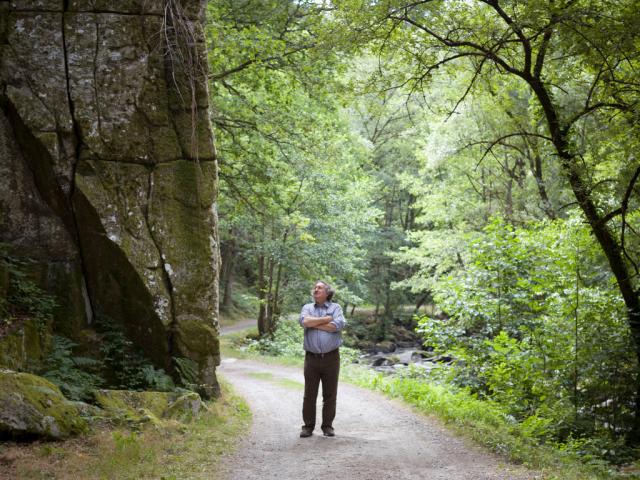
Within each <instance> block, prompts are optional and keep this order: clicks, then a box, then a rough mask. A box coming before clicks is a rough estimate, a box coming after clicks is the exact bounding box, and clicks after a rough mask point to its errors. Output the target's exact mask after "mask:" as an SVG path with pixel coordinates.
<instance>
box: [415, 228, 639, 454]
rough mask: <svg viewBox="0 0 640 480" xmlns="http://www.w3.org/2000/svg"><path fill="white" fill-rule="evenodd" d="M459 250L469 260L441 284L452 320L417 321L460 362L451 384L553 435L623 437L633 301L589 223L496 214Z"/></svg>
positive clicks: (441, 300)
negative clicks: (522, 223) (628, 316)
mask: <svg viewBox="0 0 640 480" xmlns="http://www.w3.org/2000/svg"><path fill="white" fill-rule="evenodd" d="M461 250H462V252H463V256H464V258H465V264H466V265H467V266H466V267H465V268H464V269H462V268H461V269H459V270H457V271H456V272H455V274H451V275H449V276H448V277H446V278H441V279H440V280H439V281H437V282H436V283H435V284H434V285H433V287H434V297H435V299H436V301H437V302H438V304H439V305H440V306H441V307H442V308H443V309H444V311H445V312H447V314H448V315H449V316H450V318H448V319H447V320H438V319H432V318H428V317H424V318H422V319H420V321H419V324H420V327H419V328H420V330H421V332H422V333H423V335H424V338H425V344H426V345H429V346H432V347H434V348H435V350H436V351H437V352H439V353H445V352H446V353H448V354H451V355H453V356H454V357H455V358H456V359H457V360H458V361H457V363H456V365H455V367H454V368H453V369H451V370H450V372H451V375H450V379H451V380H452V381H453V382H454V383H455V384H457V385H460V386H465V387H468V388H470V389H471V391H472V392H475V393H477V394H479V395H480V396H481V397H482V398H487V399H491V400H493V401H496V402H499V403H500V404H501V405H502V406H503V407H505V408H506V409H507V411H508V412H509V414H510V415H513V416H514V418H516V419H517V420H519V421H522V422H523V428H524V429H525V430H526V431H527V432H528V434H529V435H530V436H534V437H538V438H540V439H542V440H544V441H566V440H567V439H568V438H579V437H583V436H593V437H594V438H595V437H599V438H601V439H602V440H606V439H612V438H614V439H615V438H616V437H619V436H620V435H621V434H622V433H624V431H625V429H627V428H629V424H630V422H631V418H633V407H634V387H633V385H634V383H635V375H636V373H635V371H636V368H637V366H636V359H635V356H634V354H633V348H632V347H631V339H630V336H629V332H628V328H627V325H626V322H625V319H624V306H623V304H622V302H621V300H620V298H619V297H618V295H617V292H616V290H615V287H614V285H613V282H612V281H611V279H610V277H609V275H608V273H607V271H606V270H604V269H603V268H602V260H601V259H600V258H599V250H598V248H597V245H595V244H594V242H593V241H592V239H591V238H590V237H589V235H588V231H587V230H586V229H585V228H584V226H582V225H580V224H579V223H578V222H568V221H561V220H556V221H553V222H549V221H544V222H540V223H538V224H536V225H529V226H527V227H526V228H517V229H516V228H514V227H511V226H509V225H505V224H504V223H503V222H502V221H501V220H499V219H496V220H494V221H493V222H492V223H490V224H489V225H488V226H487V227H486V228H485V229H484V235H483V236H482V237H479V238H474V239H472V240H470V241H469V242H468V243H467V244H466V245H465V246H464V247H462V249H461ZM607 279H608V281H607ZM594 441H595V440H594ZM614 443H615V440H614ZM620 453H622V452H621V451H620V449H618V454H620Z"/></svg>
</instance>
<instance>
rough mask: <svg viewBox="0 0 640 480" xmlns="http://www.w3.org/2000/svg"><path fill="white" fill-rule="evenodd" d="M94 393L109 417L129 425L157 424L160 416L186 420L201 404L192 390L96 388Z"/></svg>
mask: <svg viewBox="0 0 640 480" xmlns="http://www.w3.org/2000/svg"><path fill="white" fill-rule="evenodd" d="M94 396H95V399H96V402H97V403H98V405H100V407H102V408H103V409H104V410H105V412H106V413H107V415H108V416H109V417H110V418H112V419H114V420H116V421H123V422H126V423H129V424H146V423H151V424H152V425H156V426H161V425H162V419H180V420H187V419H190V418H193V417H195V416H197V415H198V414H199V413H200V411H201V410H202V409H203V407H204V403H203V402H202V399H201V398H200V395H198V394H197V393H195V392H189V393H184V394H183V393H179V392H135V391H130V390H96V391H95V393H94ZM205 408H206V407H205Z"/></svg>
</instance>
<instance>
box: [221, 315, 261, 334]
mask: <svg viewBox="0 0 640 480" xmlns="http://www.w3.org/2000/svg"><path fill="white" fill-rule="evenodd" d="M257 325H258V321H257V320H256V319H254V318H245V319H243V320H240V321H238V322H235V323H231V324H229V325H226V324H225V325H223V324H222V323H221V324H220V333H221V334H222V335H225V334H227V333H231V332H239V331H240V330H245V329H247V328H251V327H255V326H257Z"/></svg>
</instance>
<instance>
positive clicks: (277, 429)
mask: <svg viewBox="0 0 640 480" xmlns="http://www.w3.org/2000/svg"><path fill="white" fill-rule="evenodd" d="M218 372H219V373H220V374H221V375H222V376H223V377H224V378H225V379H226V380H228V381H229V382H231V383H232V384H233V386H234V388H235V389H236V391H237V392H238V393H239V394H241V395H242V396H243V397H244V398H245V399H246V400H247V402H248V404H249V406H250V408H251V410H252V412H253V426H252V430H251V432H250V434H248V435H247V436H246V437H245V438H244V439H243V440H242V443H241V445H240V447H239V448H238V451H237V453H236V454H234V455H232V456H230V457H226V458H225V459H224V460H223V461H222V472H223V475H222V478H223V479H226V480H232V479H242V480H245V479H276V478H277V479H282V480H284V479H295V480H299V479H323V480H326V479H329V478H346V479H349V480H369V479H371V480H373V479H376V480H379V479H394V480H395V479H407V480H411V479H420V480H423V479H425V478H428V479H430V480H436V479H442V480H454V479H469V480H481V479H532V478H535V475H534V474H533V473H531V472H527V471H524V470H523V469H522V468H520V467H517V466H511V465H504V462H502V461H501V460H500V459H498V458H496V457H494V456H492V455H490V454H487V453H484V452H481V451H480V450H479V448H477V447H475V446H473V445H469V442H467V441H464V440H462V439H460V438H457V437H455V436H454V435H453V434H451V433H450V432H448V431H446V430H445V429H444V428H443V427H442V426H440V425H439V424H438V422H437V421H436V420H433V419H430V418H427V417H425V416H423V415H420V414H417V413H414V412H413V411H412V410H411V409H410V408H409V407H407V406H405V405H404V404H402V403H401V402H400V401H397V400H390V399H388V398H386V397H384V396H383V395H381V394H378V393H375V392H371V391H368V390H364V389H361V388H359V387H355V386H352V385H349V384H346V383H340V386H339V387H338V405H337V413H336V419H335V421H334V425H333V426H334V428H335V431H336V436H335V437H332V438H329V437H324V436H322V432H321V431H320V430H319V428H317V429H316V431H315V432H314V434H313V436H311V437H309V438H300V437H299V433H300V427H301V426H302V420H301V417H302V395H303V385H304V377H303V375H302V369H301V368H291V367H282V366H276V365H265V364H261V363H258V362H255V361H249V360H240V359H233V358H228V359H224V360H223V362H222V365H220V368H219V370H218ZM321 391H322V389H320V392H319V394H318V408H317V411H318V416H320V414H321V411H322V406H321V405H322V393H321ZM319 431H320V434H318V432H319Z"/></svg>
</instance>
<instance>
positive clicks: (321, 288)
mask: <svg viewBox="0 0 640 480" xmlns="http://www.w3.org/2000/svg"><path fill="white" fill-rule="evenodd" d="M313 299H314V300H315V302H316V303H317V304H322V303H324V302H326V301H327V287H326V286H325V285H324V284H323V283H320V282H318V283H316V284H315V285H314V287H313Z"/></svg>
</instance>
